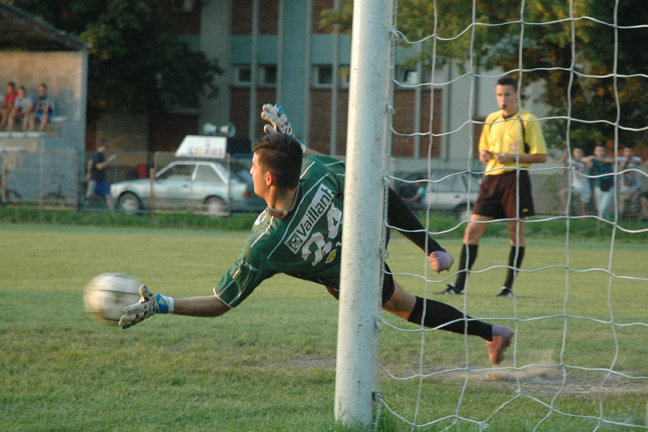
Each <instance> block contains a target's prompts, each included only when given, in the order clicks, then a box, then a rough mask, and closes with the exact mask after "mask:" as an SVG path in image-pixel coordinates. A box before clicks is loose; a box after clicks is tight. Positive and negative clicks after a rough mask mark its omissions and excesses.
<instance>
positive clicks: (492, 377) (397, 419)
mask: <svg viewBox="0 0 648 432" xmlns="http://www.w3.org/2000/svg"><path fill="white" fill-rule="evenodd" d="M602 3H606V4H605V5H603V4H602ZM644 9H646V8H645V5H643V4H642V3H640V2H638V1H625V2H621V1H617V2H596V1H588V0H571V1H569V2H564V1H555V0H528V1H525V0H519V1H517V2H510V1H498V0H496V1H489V2H484V1H478V0H465V1H463V0H459V1H445V0H434V1H432V0H431V1H429V2H418V1H411V0H410V1H406V0H401V1H400V3H399V4H398V5H396V6H395V10H396V12H397V16H398V18H397V20H395V21H396V23H397V24H396V26H395V28H394V29H393V32H392V33H393V37H392V40H393V43H394V46H395V47H396V50H397V55H396V56H395V58H397V59H398V61H397V63H396V64H395V65H394V67H393V77H394V80H393V87H394V89H395V90H394V91H395V92H398V91H399V89H414V90H415V91H417V92H419V93H420V92H428V93H430V94H431V96H430V97H429V98H428V99H425V100H429V101H434V100H435V98H434V97H433V95H434V94H435V92H438V91H440V92H441V95H442V100H443V103H442V105H441V106H442V109H441V110H439V109H438V107H436V106H434V104H433V102H430V103H431V106H429V107H426V108H427V109H426V110H423V112H427V113H429V116H428V117H427V118H425V119H424V120H423V121H421V122H420V123H421V125H420V129H418V130H415V132H414V133H409V132H408V131H406V130H405V129H404V128H399V127H397V126H394V125H397V124H399V123H398V122H397V121H396V120H397V119H398V117H399V115H404V113H403V112H402V110H401V112H399V110H398V109H397V108H395V107H394V106H393V105H392V107H391V112H392V120H391V123H392V126H391V131H392V137H393V138H392V139H393V141H394V142H396V141H398V140H399V139H402V138H407V139H410V140H413V141H415V142H416V143H417V145H420V147H421V149H422V153H424V152H425V149H426V148H427V159H424V160H423V162H421V161H416V160H414V161H411V164H412V165H414V164H416V163H418V172H419V173H423V174H422V175H419V176H418V177H417V176H416V175H415V173H414V174H413V173H411V172H410V173H401V172H402V171H403V172H404V171H405V169H402V168H403V166H402V165H401V164H399V165H398V168H401V169H400V170H398V169H397V170H394V172H393V173H392V174H391V175H390V176H388V180H389V181H390V182H391V184H392V185H394V186H395V187H396V189H397V190H399V188H400V191H405V190H408V188H409V194H410V196H411V195H414V194H415V192H416V188H418V187H420V184H421V183H420V182H421V180H422V181H423V184H424V188H425V193H426V197H425V199H423V200H422V201H420V202H419V207H418V208H416V209H417V210H418V211H419V214H420V216H421V220H423V222H424V225H425V228H426V229H427V230H428V231H429V233H430V234H431V236H432V237H433V238H435V239H437V240H438V241H439V242H440V243H441V244H442V245H443V246H444V247H446V248H448V250H449V252H451V253H452V255H453V256H454V257H455V260H456V263H455V266H454V267H453V268H452V270H451V272H450V273H443V274H442V275H441V276H438V275H436V274H433V273H432V272H431V271H430V270H429V264H428V262H427V259H426V258H425V257H424V256H422V255H421V254H420V251H419V252H417V250H416V249H415V248H413V246H411V244H409V243H408V242H407V241H406V240H404V239H402V238H400V237H399V236H392V241H391V243H390V245H389V250H390V257H389V258H388V262H389V264H390V267H391V269H392V271H393V272H394V273H393V274H394V277H395V279H396V280H397V281H398V282H399V283H401V284H402V285H403V286H404V287H405V289H406V290H408V291H410V292H413V293H415V294H417V295H419V296H421V297H425V298H433V299H434V300H438V301H442V302H445V303H449V304H451V305H452V306H454V307H456V308H457V309H459V310H461V311H463V312H464V313H465V314H466V315H470V316H472V317H473V318H476V319H480V320H483V321H487V322H490V323H493V324H500V325H505V326H508V327H510V328H512V329H513V330H514V331H515V334H516V336H515V339H514V342H513V344H512V345H511V347H510V348H509V350H508V351H507V355H506V359H505V360H504V361H503V362H502V363H501V364H500V365H499V367H497V368H493V367H492V365H491V364H490V362H489V360H488V355H487V352H486V348H485V346H484V342H483V340H481V339H479V338H476V337H472V336H462V335H457V334H452V333H449V332H445V331H441V330H439V329H428V328H424V327H419V326H414V325H409V324H407V323H405V324H404V322H403V321H402V320H399V319H397V318H394V317H392V316H387V315H388V314H383V318H382V322H381V324H382V328H383V331H382V333H381V335H380V349H379V351H380V353H379V359H378V361H379V365H378V374H377V375H378V379H377V383H376V390H375V398H376V400H377V402H378V404H377V407H378V416H377V420H376V421H377V423H378V424H380V425H388V426H393V428H394V430H430V431H432V430H435V431H436V430H462V431H463V430H466V431H468V430H470V431H478V430H484V429H486V428H490V430H520V431H521V430H529V431H531V430H534V431H535V430H538V431H557V430H561V431H585V430H648V407H647V404H648V360H647V359H648V314H647V313H646V306H647V305H648V266H647V265H646V263H647V262H648V261H647V260H648V252H646V249H645V244H646V240H647V239H648V232H647V231H648V230H647V228H648V225H647V224H645V223H644V222H642V221H641V220H640V219H641V217H642V214H641V210H640V207H639V206H640V201H639V200H640V192H637V191H636V190H635V191H633V193H631V194H628V193H627V192H628V188H627V182H628V181H629V179H630V180H631V179H632V178H635V179H639V181H640V182H643V183H646V174H645V172H644V171H643V170H642V166H641V165H640V163H639V164H635V165H629V164H626V163H624V161H625V162H627V161H628V158H629V156H628V155H627V154H625V153H624V152H625V150H624V147H625V145H627V144H634V154H635V155H637V156H641V155H642V154H643V155H644V156H645V155H646V153H645V152H644V153H642V149H644V148H645V144H643V143H645V142H646V141H645V138H646V131H647V130H648V110H646V108H648V106H647V105H648V104H647V101H646V100H645V94H648V93H647V92H646V90H648V76H647V75H646V74H645V70H646V69H642V67H643V66H645V65H646V63H647V60H646V58H645V54H644V53H643V52H642V51H641V50H640V49H639V46H640V45H642V43H640V41H641V40H642V39H643V41H644V42H645V40H646V39H645V38H646V36H648V14H647V13H646V12H644V11H643V10H644ZM637 56H638V57H637ZM642 56H643V57H642ZM504 76H510V77H513V78H514V79H515V80H516V81H517V82H518V85H519V99H518V101H517V102H518V103H519V104H520V105H521V106H522V107H523V108H524V109H526V110H528V111H531V112H532V113H533V114H535V115H536V116H537V117H538V122H539V123H540V125H541V128H542V130H543V133H544V136H545V139H546V141H547V146H548V149H547V150H548V155H549V157H548V162H547V163H543V164H534V165H532V166H531V167H530V168H529V169H528V171H529V173H530V177H531V179H532V184H533V193H534V199H535V202H536V216H534V217H531V218H529V219H528V220H527V221H526V223H525V224H524V227H523V226H521V225H520V224H519V222H520V220H519V219H517V220H516V221H517V222H518V223H517V227H516V229H517V230H518V231H519V230H523V229H524V230H525V231H526V256H525V259H524V261H523V264H522V266H521V268H520V269H519V270H518V272H517V275H516V277H515V278H514V283H513V286H512V291H513V294H514V296H513V298H501V297H496V294H498V292H499V290H500V287H501V286H502V280H503V279H504V275H505V273H506V271H507V270H508V268H509V267H510V266H509V265H508V256H509V250H510V248H511V246H510V245H509V235H508V223H507V220H504V221H502V220H495V221H493V222H492V223H490V224H489V227H488V229H487V231H486V234H485V236H484V237H483V238H482V239H481V241H480V246H479V255H478V257H477V260H476V261H475V264H474V266H473V267H472V270H471V271H469V272H468V278H467V284H466V289H465V294H463V295H455V296H447V295H443V296H434V295H433V293H436V292H441V291H444V290H445V289H446V286H447V284H449V283H453V282H454V280H455V278H456V276H457V274H458V272H461V271H465V270H466V269H464V268H458V265H457V263H458V261H459V260H458V257H459V255H460V251H461V249H462V248H463V247H465V245H463V241H462V235H463V232H464V229H465V228H466V226H467V223H468V218H469V217H470V216H469V214H470V210H471V206H472V204H473V203H474V198H475V197H474V195H475V188H474V187H473V186H474V184H472V182H475V181H478V178H479V177H480V176H482V175H483V174H484V172H485V166H484V165H482V164H481V163H480V162H479V161H478V159H477V156H478V151H477V143H478V140H479V136H480V133H481V130H482V129H483V127H484V126H485V121H484V119H485V117H486V116H487V115H488V114H489V113H491V112H494V111H497V109H498V106H497V100H496V97H495V85H496V81H497V79H499V78H501V77H504ZM415 109H420V106H419V107H415ZM420 112H421V111H418V112H417V114H418V115H420ZM437 116H440V117H441V118H442V119H443V120H442V121H440V122H438V121H437V122H435V118H436V117H437ZM435 124H436V125H439V124H440V125H441V127H440V128H436V129H435V127H433V125H435ZM394 146H395V144H394ZM596 146H603V147H604V153H605V155H606V156H607V157H610V158H612V161H613V162H612V163H610V164H608V165H609V167H610V173H607V175H605V174H602V173H601V172H600V171H596V170H595V168H594V167H592V168H590V165H589V164H585V165H587V167H586V169H585V170H580V171H579V170H577V166H576V164H575V163H570V159H569V158H567V159H564V158H562V156H563V154H565V153H567V154H569V155H571V154H572V153H573V150H574V149H575V148H580V149H582V151H583V156H585V157H586V158H587V157H589V156H590V155H592V154H593V153H594V152H595V147H596ZM392 150H394V149H392ZM393 153H394V152H392V154H393ZM412 156H417V155H412ZM624 157H625V159H624ZM441 168H443V169H441ZM643 168H644V169H645V166H643ZM635 176H636V177H635ZM604 178H608V179H611V182H612V185H611V187H610V190H611V191H612V192H611V193H612V194H613V196H614V199H613V200H611V204H610V212H609V216H608V215H603V216H601V213H600V212H599V211H598V208H597V206H600V205H601V202H597V201H596V198H597V196H596V195H597V194H596V189H597V188H599V187H600V185H601V180H602V179H604ZM475 179H477V180H475ZM579 180H580V181H579ZM575 182H579V184H587V185H589V187H590V188H591V189H590V190H591V192H592V198H591V199H590V200H589V201H587V200H585V199H582V198H581V197H582V195H578V193H579V192H580V190H579V189H578V188H577V187H576V186H577V185H576V184H575ZM450 183H452V184H459V183H461V184H462V185H463V189H461V191H460V192H457V190H456V189H452V188H451V187H449V186H447V185H448V184H450ZM446 190H451V192H452V193H453V194H454V195H457V194H461V195H462V197H461V199H460V200H459V203H460V204H461V206H464V207H465V210H466V211H458V210H461V209H462V208H457V206H454V207H447V205H446V206H445V207H444V205H445V204H443V199H444V198H443V197H442V195H443V193H444V191H446ZM644 190H645V189H644ZM561 191H562V196H563V198H564V201H561V200H560V196H561V195H560V194H561ZM598 198H599V201H602V199H600V197H598ZM624 200H627V201H625V202H624ZM632 200H634V201H632ZM581 201H587V202H586V203H585V205H583V204H582V203H581ZM444 212H445V213H447V212H450V213H451V215H454V216H455V219H452V218H448V217H440V216H439V215H440V214H441V213H444ZM643 216H646V215H643ZM388 228H389V227H388V224H387V222H386V229H388ZM412 248H413V249H412ZM413 257H420V258H417V259H414V258H413ZM386 430H389V429H386Z"/></svg>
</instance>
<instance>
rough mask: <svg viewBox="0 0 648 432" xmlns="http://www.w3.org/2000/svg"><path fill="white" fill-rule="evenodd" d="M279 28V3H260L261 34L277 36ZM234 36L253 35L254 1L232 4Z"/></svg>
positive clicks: (238, 1) (243, 0)
mask: <svg viewBox="0 0 648 432" xmlns="http://www.w3.org/2000/svg"><path fill="white" fill-rule="evenodd" d="M278 28H279V2H278V1H276V0H261V1H260V2H259V34H272V35H276V34H277V29H278ZM232 34H233V35H249V34H252V0H236V1H233V2H232Z"/></svg>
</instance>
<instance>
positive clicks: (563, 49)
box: [320, 0, 648, 151]
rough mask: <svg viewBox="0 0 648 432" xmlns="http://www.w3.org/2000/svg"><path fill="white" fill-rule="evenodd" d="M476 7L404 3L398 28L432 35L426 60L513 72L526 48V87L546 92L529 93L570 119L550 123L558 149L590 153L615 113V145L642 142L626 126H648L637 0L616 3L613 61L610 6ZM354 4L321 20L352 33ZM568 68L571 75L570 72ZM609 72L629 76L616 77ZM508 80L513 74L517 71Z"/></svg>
mask: <svg viewBox="0 0 648 432" xmlns="http://www.w3.org/2000/svg"><path fill="white" fill-rule="evenodd" d="M474 4H475V10H474V11H473V0H436V1H428V0H401V1H399V6H398V30H399V31H401V32H402V33H403V34H404V36H405V37H406V38H407V39H408V40H410V41H416V40H421V39H422V38H424V37H427V36H430V35H434V36H436V37H435V38H431V39H430V40H428V42H427V43H426V47H427V49H426V51H425V53H424V54H423V56H422V58H421V60H422V61H423V63H424V64H427V65H431V60H432V53H433V52H434V53H435V54H436V59H435V60H436V64H437V65H442V64H444V63H445V62H447V61H449V60H454V61H457V62H458V64H459V65H461V64H464V65H465V64H468V62H470V61H471V62H472V66H473V68H480V69H481V70H488V69H493V68H495V67H498V66H500V67H502V68H503V69H504V70H518V69H519V67H520V64H519V53H520V44H522V65H523V68H524V71H523V75H522V83H523V87H522V90H523V92H524V88H527V87H528V84H530V83H532V82H536V81H540V82H543V83H544V88H545V91H544V93H542V94H540V95H534V96H535V97H536V98H537V99H538V100H540V101H541V102H543V103H545V104H546V105H547V106H549V107H550V112H549V115H550V116H567V115H570V116H571V118H573V119H574V120H573V121H571V122H569V123H568V122H567V121H552V122H548V127H547V130H546V134H547V135H548V140H547V141H548V142H549V143H550V145H552V146H554V147H559V148H560V147H563V148H564V145H565V141H566V138H567V137H569V139H570V141H571V144H572V146H574V145H577V146H580V147H584V148H585V149H586V151H591V150H592V149H593V147H594V146H595V145H597V144H602V143H604V142H605V140H606V139H610V138H614V136H615V126H614V125H615V123H617V117H618V124H619V125H620V126H621V127H620V128H618V134H619V139H620V141H621V143H630V144H635V145H637V146H645V145H646V144H645V141H646V133H645V132H641V131H639V132H634V131H628V130H627V128H636V129H640V128H644V127H646V126H647V125H648V79H646V78H645V77H644V76H637V74H645V71H646V70H647V69H646V66H648V54H647V53H646V51H645V50H644V49H643V42H644V41H645V40H648V28H645V27H643V28H628V27H631V26H636V25H639V24H643V25H645V24H648V9H647V8H645V7H644V5H643V0H620V1H619V5H618V10H617V11H616V16H617V22H616V25H617V36H618V37H617V42H618V43H617V45H616V47H617V50H616V53H617V61H616V66H615V57H614V56H615V27H614V24H615V19H614V16H615V2H601V1H597V0H573V1H572V2H566V1H564V0H533V1H527V2H524V3H523V2H514V3H512V2H510V1H505V0H475V2H474ZM522 5H524V9H523V10H522ZM570 5H571V6H570ZM570 7H571V8H572V9H571V10H570ZM352 8H353V1H352V0H342V2H341V8H340V9H339V10H326V11H324V12H323V13H322V16H321V21H320V23H321V25H322V26H324V27H328V28H331V27H332V26H333V25H334V24H338V26H339V29H340V31H347V32H348V31H350V29H351V21H352V19H351V18H352ZM473 14H474V17H475V18H474V23H482V24H479V25H476V24H475V25H474V24H473ZM572 16H573V17H574V18H576V19H574V20H572V19H571V17H572ZM522 20H524V23H525V24H524V26H523V25H522V24H521V22H522ZM538 23H543V25H537V24H538ZM483 24H487V25H483ZM572 47H573V48H574V50H572ZM572 65H573V66H574V70H575V71H576V74H571V73H570V68H571V67H572ZM613 72H616V74H617V75H628V76H630V77H617V78H616V79H615V78H614V77H613V76H612V74H613ZM632 75H634V76H632ZM513 76H514V77H516V78H519V74H518V73H514V74H513ZM615 84H616V87H615ZM615 89H616V93H615ZM615 94H618V103H617V100H616V96H615ZM601 119H602V120H604V121H599V120H601ZM593 121H596V122H593ZM568 127H569V134H568V133H567V128H568Z"/></svg>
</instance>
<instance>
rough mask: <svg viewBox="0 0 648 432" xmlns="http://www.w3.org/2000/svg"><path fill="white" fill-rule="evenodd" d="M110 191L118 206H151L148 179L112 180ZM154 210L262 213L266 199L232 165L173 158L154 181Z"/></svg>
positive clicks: (133, 209) (245, 174)
mask: <svg viewBox="0 0 648 432" xmlns="http://www.w3.org/2000/svg"><path fill="white" fill-rule="evenodd" d="M110 193H111V195H112V196H113V197H114V198H115V200H116V201H117V208H118V209H120V210H121V211H123V212H126V213H136V212H138V211H139V210H142V209H149V208H150V206H151V180H150V179H139V180H127V181H122V182H118V183H114V184H113V185H112V186H111V187H110ZM153 194H154V200H153V202H154V206H155V208H156V209H188V210H195V211H199V212H205V213H207V214H208V215H210V216H220V215H224V214H226V213H227V211H228V210H230V211H232V212H261V211H263V210H264V209H265V208H266V202H265V201H264V200H263V199H261V198H259V197H258V196H256V194H255V193H254V184H253V183H252V176H251V175H250V174H249V172H247V170H246V168H245V167H243V166H241V165H237V164H234V165H233V166H232V167H231V169H230V176H229V184H228V175H227V168H226V167H225V166H224V165H223V164H221V163H219V162H211V161H175V162H172V163H170V164H169V165H167V166H165V167H164V168H162V169H161V170H160V171H159V172H158V173H157V175H156V176H155V181H154V182H153Z"/></svg>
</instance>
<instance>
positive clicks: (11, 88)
mask: <svg viewBox="0 0 648 432" xmlns="http://www.w3.org/2000/svg"><path fill="white" fill-rule="evenodd" d="M17 97H18V92H17V91H16V84H14V83H13V82H9V83H8V84H7V94H6V95H5V97H4V99H3V100H2V108H0V115H1V116H2V121H0V131H1V130H2V129H4V127H5V126H6V125H7V121H9V117H10V115H11V111H12V110H13V107H14V104H15V103H16V98H17Z"/></svg>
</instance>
